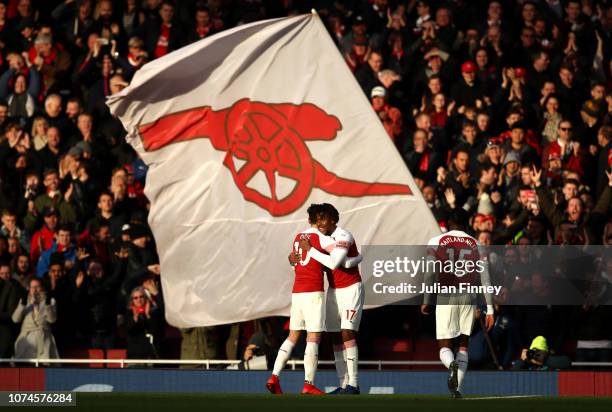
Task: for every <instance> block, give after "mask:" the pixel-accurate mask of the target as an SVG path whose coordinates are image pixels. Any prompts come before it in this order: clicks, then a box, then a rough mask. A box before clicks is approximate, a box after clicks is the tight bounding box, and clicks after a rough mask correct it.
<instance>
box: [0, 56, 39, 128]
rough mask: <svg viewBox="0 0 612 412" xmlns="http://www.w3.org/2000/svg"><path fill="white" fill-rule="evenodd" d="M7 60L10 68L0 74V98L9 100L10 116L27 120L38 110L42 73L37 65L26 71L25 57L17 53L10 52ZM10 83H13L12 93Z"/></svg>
mask: <svg viewBox="0 0 612 412" xmlns="http://www.w3.org/2000/svg"><path fill="white" fill-rule="evenodd" d="M7 60H8V63H9V69H8V70H7V71H6V72H4V74H3V75H2V76H0V99H2V100H6V101H7V103H8V115H9V116H10V117H12V118H15V119H22V120H23V121H25V120H26V119H28V118H29V117H31V116H32V115H33V114H34V111H35V110H36V106H37V100H38V95H39V93H40V86H41V84H40V75H39V73H38V70H37V68H36V67H35V66H32V67H30V69H29V70H27V71H25V72H24V71H23V70H22V69H23V65H24V63H23V58H22V57H21V56H19V55H17V54H15V53H11V54H9V55H8V56H7ZM28 79H29V80H28ZM9 83H12V85H13V90H12V93H11V91H10V90H9ZM9 93H10V94H9Z"/></svg>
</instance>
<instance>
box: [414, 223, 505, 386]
mask: <svg viewBox="0 0 612 412" xmlns="http://www.w3.org/2000/svg"><path fill="white" fill-rule="evenodd" d="M479 246H480V245H479V244H478V242H477V241H476V239H474V238H473V237H472V236H470V235H468V234H467V233H465V232H462V231H460V230H451V231H449V232H447V233H444V234H442V235H439V236H436V237H434V238H432V239H431V240H430V241H429V243H428V247H427V250H428V263H433V262H435V263H437V264H438V265H430V264H428V265H427V267H428V268H429V270H428V271H427V272H426V273H425V283H426V285H427V287H429V288H430V289H428V290H432V289H431V288H432V287H433V288H434V289H433V290H438V291H439V292H438V293H437V298H436V339H437V340H438V345H439V347H440V360H441V361H442V363H443V364H444V366H445V367H446V368H448V370H449V373H448V389H449V391H450V392H451V395H452V397H453V398H461V397H462V395H461V391H462V384H463V379H464V377H465V373H466V372H467V366H468V352H467V350H468V341H469V337H470V335H471V333H472V326H473V323H474V315H475V310H476V305H475V295H473V294H470V293H462V292H461V289H462V288H464V286H465V285H477V283H478V281H480V285H481V286H490V283H491V282H490V278H489V270H488V262H487V261H486V258H485V256H484V255H481V254H480V253H479ZM466 262H472V264H468V263H466ZM449 263H452V264H451V265H449ZM448 267H451V268H455V269H454V271H453V272H452V273H449V272H447V271H446V269H444V270H441V268H448ZM468 267H469V268H471V270H464V269H460V270H459V269H457V268H468ZM432 268H435V269H432ZM462 285H463V286H462ZM485 300H486V302H487V317H486V321H485V326H486V329H487V331H489V330H490V329H491V328H492V327H493V323H494V317H493V303H492V302H493V299H492V296H491V295H490V294H485ZM432 301H433V293H426V294H425V296H424V302H423V305H422V306H421V312H422V313H423V314H424V315H428V314H429V313H430V308H431V303H432ZM454 346H458V350H457V353H456V355H455V353H454V352H453V347H454Z"/></svg>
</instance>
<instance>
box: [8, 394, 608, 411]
mask: <svg viewBox="0 0 612 412" xmlns="http://www.w3.org/2000/svg"><path fill="white" fill-rule="evenodd" d="M43 409H46V408H43ZM25 410H37V411H40V410H41V408H27V407H20V408H19V411H25ZM52 410H57V409H56V408H53V409H52ZM69 410H70V411H75V412H76V411H77V410H79V411H80V410H83V411H88V412H95V411H113V412H119V411H142V412H155V411H160V412H161V411H164V412H166V411H168V412H177V411H190V412H195V411H214V412H216V411H252V410H257V411H259V410H265V411H268V412H276V411H279V412H280V411H282V412H296V411H310V412H327V411H330V412H339V411H344V410H350V411H352V412H353V411H364V412H366V411H367V412H387V411H419V412H429V411H445V412H446V411H450V412H462V411H470V412H473V411H475V410H489V411H494V412H504V411H511V412H519V411H520V412H527V411H537V412H547V411H568V412H570V411H571V412H576V411H589V412H591V411H608V412H609V411H612V398H556V397H522V398H512V397H499V398H495V399H493V398H491V397H484V398H477V397H466V398H464V399H461V400H453V399H449V398H446V397H440V396H411V395H359V396H350V397H349V396H301V395H282V396H272V395H265V394H261V395H246V394H177V393H77V406H76V408H74V407H73V408H69Z"/></svg>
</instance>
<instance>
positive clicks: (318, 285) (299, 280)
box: [266, 204, 332, 395]
mask: <svg viewBox="0 0 612 412" xmlns="http://www.w3.org/2000/svg"><path fill="white" fill-rule="evenodd" d="M319 209H320V205H317V204H313V205H311V206H310V207H309V208H308V222H309V223H310V224H311V227H310V228H309V229H307V230H305V231H303V232H300V233H298V234H297V235H296V236H295V239H294V242H293V249H294V250H293V251H292V253H291V254H290V257H293V256H295V255H296V254H297V264H295V265H294V271H295V281H294V284H293V290H292V296H291V313H290V320H289V336H288V337H287V339H286V340H285V341H284V342H283V344H282V345H281V347H280V349H279V351H278V355H277V357H276V361H275V362H274V369H273V371H272V376H271V377H270V379H268V381H267V383H266V387H267V388H268V390H269V391H270V392H271V393H273V394H281V393H282V389H281V386H280V380H279V375H280V372H281V371H282V370H283V368H284V367H285V365H286V363H287V361H288V360H289V358H290V357H291V351H292V350H293V348H294V346H295V345H296V343H297V342H298V340H299V338H300V335H301V333H302V330H306V333H307V334H306V350H305V351H304V375H305V376H304V378H305V379H304V381H305V382H304V388H303V390H302V393H304V394H317V395H318V394H322V393H323V392H322V391H321V390H320V389H318V388H317V387H316V386H315V385H314V378H315V374H316V371H317V363H318V350H319V349H318V348H319V342H320V340H321V333H322V332H323V331H324V330H325V299H324V298H325V296H324V286H323V285H324V281H323V271H324V268H323V266H322V265H321V263H319V262H318V261H316V260H315V259H312V258H311V254H310V252H309V251H308V250H304V249H300V247H299V244H300V241H301V240H308V241H309V244H310V245H312V248H309V249H310V251H315V250H316V251H318V252H320V253H324V252H325V250H326V249H330V248H331V244H332V241H331V238H329V237H327V236H324V235H323V234H322V233H321V232H319V230H318V229H317V224H316V223H317V216H318V211H319Z"/></svg>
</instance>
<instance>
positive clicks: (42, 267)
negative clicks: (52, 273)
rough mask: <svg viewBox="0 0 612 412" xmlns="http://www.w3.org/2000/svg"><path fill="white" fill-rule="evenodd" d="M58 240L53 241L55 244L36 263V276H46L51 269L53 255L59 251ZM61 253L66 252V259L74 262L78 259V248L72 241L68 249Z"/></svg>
mask: <svg viewBox="0 0 612 412" xmlns="http://www.w3.org/2000/svg"><path fill="white" fill-rule="evenodd" d="M57 247H58V246H57V242H55V241H53V246H51V247H50V248H49V249H47V250H45V251H44V252H43V253H42V255H40V259H38V264H37V265H36V277H39V278H42V277H43V276H45V273H47V271H48V270H49V264H50V263H51V255H52V254H54V253H55V252H56V251H57ZM61 253H63V254H64V259H65V260H69V261H71V262H72V263H75V261H76V248H75V247H74V244H73V243H71V244H70V246H68V247H67V248H66V249H64V250H63V251H62V252H61Z"/></svg>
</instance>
